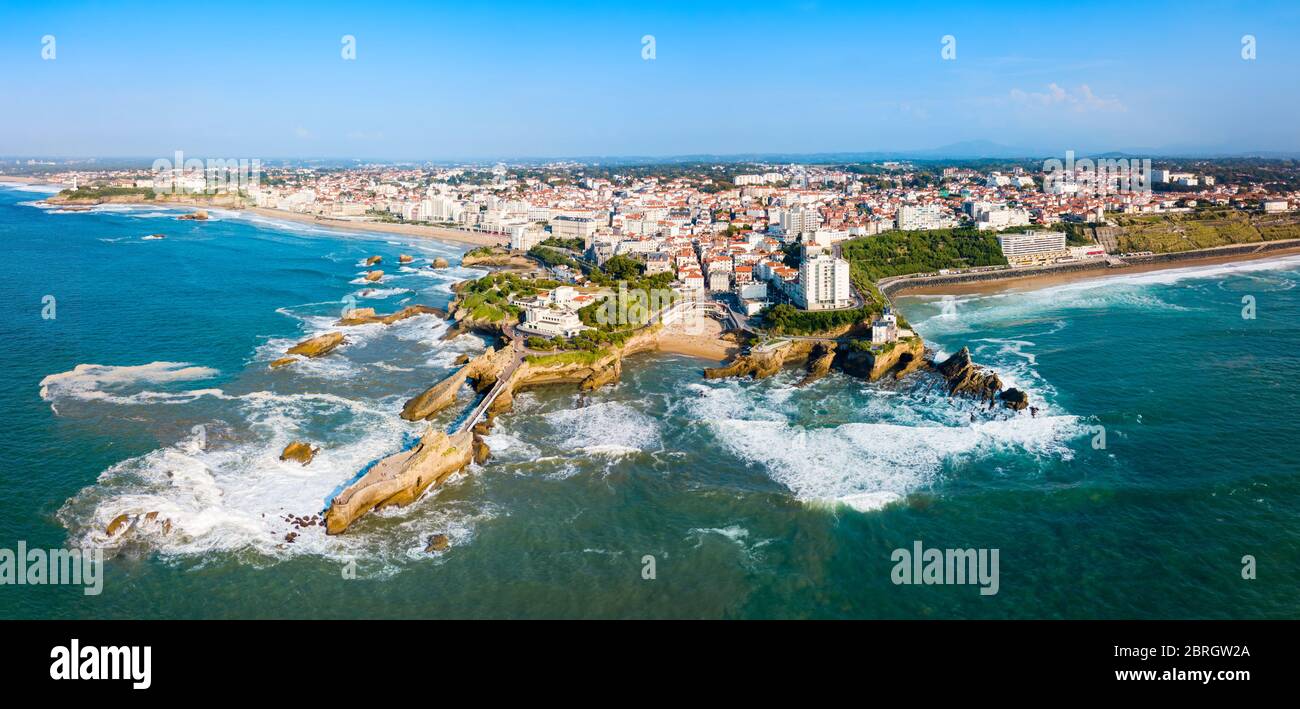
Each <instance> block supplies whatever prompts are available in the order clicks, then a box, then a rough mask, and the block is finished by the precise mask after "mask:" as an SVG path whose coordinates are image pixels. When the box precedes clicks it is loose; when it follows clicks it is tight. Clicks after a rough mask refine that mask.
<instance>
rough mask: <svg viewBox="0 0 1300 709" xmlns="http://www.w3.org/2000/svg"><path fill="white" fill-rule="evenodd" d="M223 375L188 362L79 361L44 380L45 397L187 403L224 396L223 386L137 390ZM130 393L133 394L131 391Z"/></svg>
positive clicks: (110, 401)
mask: <svg viewBox="0 0 1300 709" xmlns="http://www.w3.org/2000/svg"><path fill="white" fill-rule="evenodd" d="M218 374H220V372H218V371H217V370H215V369H211V368H209V367H199V366H195V365H192V364H189V363H188V362H150V363H149V364H140V365H130V366H112V365H103V364H78V365H77V366H76V367H74V368H73V369H72V371H70V372H60V373H58V374H51V375H49V376H47V377H45V378H44V379H42V380H41V384H40V386H41V391H40V393H41V398H42V399H44V400H45V401H49V402H52V403H53V402H55V401H57V400H60V399H79V400H82V401H104V402H108V403H115V404H153V403H185V402H189V401H193V400H194V399H197V398H199V397H201V396H218V397H220V396H223V394H222V392H221V390H220V389H196V390H191V391H183V392H155V391H135V392H130V390H131V389H132V388H138V387H140V386H145V385H159V384H171V383H175V382H188V381H197V380H202V379H211V378H212V377H215V376H217V375H218ZM128 392H129V393H128Z"/></svg>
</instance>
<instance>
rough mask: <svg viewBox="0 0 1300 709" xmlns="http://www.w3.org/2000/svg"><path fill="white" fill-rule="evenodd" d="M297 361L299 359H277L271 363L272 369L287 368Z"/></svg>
mask: <svg viewBox="0 0 1300 709" xmlns="http://www.w3.org/2000/svg"><path fill="white" fill-rule="evenodd" d="M297 361H298V359H297V358H296V357H281V358H279V359H277V360H273V361H272V362H271V369H278V368H280V367H283V366H285V365H289V364H293V363H294V362H297Z"/></svg>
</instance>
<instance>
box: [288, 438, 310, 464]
mask: <svg viewBox="0 0 1300 709" xmlns="http://www.w3.org/2000/svg"><path fill="white" fill-rule="evenodd" d="M317 450H319V449H318V448H312V447H311V444H309V443H303V442H302V441H294V442H292V443H290V444H289V445H287V446H285V447H284V452H282V453H280V460H286V461H287V460H296V461H298V462H299V463H302V464H303V465H306V464H308V463H310V462H311V459H312V458H315V457H316V451H317Z"/></svg>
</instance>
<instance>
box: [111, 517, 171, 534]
mask: <svg viewBox="0 0 1300 709" xmlns="http://www.w3.org/2000/svg"><path fill="white" fill-rule="evenodd" d="M135 532H141V533H153V534H157V533H160V532H161V533H162V534H171V532H172V521H171V520H170V519H162V520H160V519H159V518H158V511H157V510H154V511H153V512H146V513H144V514H132V513H124V514H120V515H118V516H116V517H114V518H113V521H111V522H109V523H108V526H107V527H105V528H104V534H105V535H107V536H109V537H114V536H118V535H122V536H123V537H125V536H126V535H128V534H132V533H135Z"/></svg>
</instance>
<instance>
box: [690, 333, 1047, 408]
mask: <svg viewBox="0 0 1300 709" xmlns="http://www.w3.org/2000/svg"><path fill="white" fill-rule="evenodd" d="M798 363H803V364H805V366H806V368H807V372H808V373H807V375H805V376H804V378H803V379H802V380H800V382H799V386H804V385H806V384H810V383H812V382H814V381H816V380H818V379H820V378H822V377H824V376H826V375H827V374H828V373H829V372H830V371H831V369H832V368H837V369H839V370H840V371H842V372H844V373H845V374H848V375H851V376H854V377H859V378H861V379H866V380H867V381H872V382H874V381H877V380H879V379H881V378H883V377H886V376H891V375H892V376H893V378H894V379H902V378H903V377H905V376H907V375H909V374H911V373H913V372H916V371H918V370H921V369H926V368H933V369H934V370H935V371H936V372H937V373H938V374H939V375H940V376H942V377H943V379H944V382H945V384H946V386H947V389H948V394H949V395H951V396H967V397H971V398H975V399H979V400H981V401H988V402H990V404H992V403H993V402H996V401H1001V402H1002V403H1003V405H1004V406H1006V408H1008V409H1011V410H1013V411H1020V410H1023V409H1026V408H1030V407H1029V395H1028V394H1026V393H1025V392H1023V391H1021V390H1019V389H1007V390H1005V391H1003V389H1002V380H1001V379H1000V378H999V377H998V375H997V373H996V372H994V371H992V370H990V369H988V368H986V367H981V366H979V365H977V364H975V363H974V362H973V361H972V360H971V356H970V350H969V349H967V348H965V347H963V348H962V349H961V351H960V352H958V353H957V354H955V355H953V356H952V357H949V358H948V359H946V360H944V361H943V362H941V363H938V364H936V363H934V362H933V361H931V360H929V359H927V358H926V356H925V342H924V341H923V340H922V339H921V338H920V337H917V336H913V337H908V338H904V339H902V340H898V341H896V342H892V343H888V344H885V345H879V346H876V345H868V344H866V343H865V342H863V341H861V340H850V341H849V342H848V343H847V344H845V343H837V342H836V341H834V340H831V339H826V340H813V339H805V340H785V341H780V342H775V343H769V344H767V345H764V346H761V347H755V348H754V349H753V350H751V351H750V352H748V353H745V354H739V355H736V356H735V357H733V358H732V359H731V361H730V362H728V363H726V364H724V365H722V366H720V367H710V368H708V369H705V370H704V377H705V378H706V379H720V378H725V377H746V376H747V377H751V378H754V379H762V378H765V377H770V376H772V375H774V374H776V373H778V372H780V371H781V370H782V369H783V368H784V367H786V366H787V365H791V364H798Z"/></svg>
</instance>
